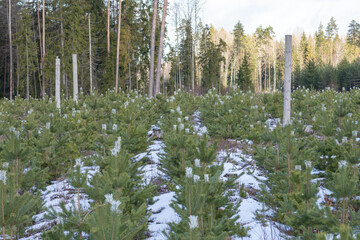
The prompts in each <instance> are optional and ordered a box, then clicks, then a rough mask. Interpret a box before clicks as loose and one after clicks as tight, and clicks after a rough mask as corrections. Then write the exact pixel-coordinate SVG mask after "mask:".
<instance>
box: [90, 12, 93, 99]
mask: <svg viewBox="0 0 360 240" xmlns="http://www.w3.org/2000/svg"><path fill="white" fill-rule="evenodd" d="M89 58H90V94H92V92H93V69H92V54H91V18H90V13H89Z"/></svg>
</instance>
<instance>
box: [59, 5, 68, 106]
mask: <svg viewBox="0 0 360 240" xmlns="http://www.w3.org/2000/svg"><path fill="white" fill-rule="evenodd" d="M62 4H63V1H62V0H61V1H60V35H61V38H60V45H61V59H62V61H61V66H62V69H63V70H62V82H63V84H64V85H65V95H66V99H68V98H69V86H68V82H67V79H66V71H65V37H64V18H63V15H62Z"/></svg>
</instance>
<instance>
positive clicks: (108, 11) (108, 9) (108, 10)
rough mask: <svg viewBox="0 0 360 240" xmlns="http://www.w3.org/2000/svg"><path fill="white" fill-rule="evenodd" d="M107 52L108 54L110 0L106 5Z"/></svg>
mask: <svg viewBox="0 0 360 240" xmlns="http://www.w3.org/2000/svg"><path fill="white" fill-rule="evenodd" d="M106 27H107V53H108V55H109V54H110V0H108V5H107V26H106Z"/></svg>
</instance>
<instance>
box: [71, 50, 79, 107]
mask: <svg viewBox="0 0 360 240" xmlns="http://www.w3.org/2000/svg"><path fill="white" fill-rule="evenodd" d="M72 62H73V99H74V101H75V102H78V95H79V86H78V70H77V55H76V54H73V55H72Z"/></svg>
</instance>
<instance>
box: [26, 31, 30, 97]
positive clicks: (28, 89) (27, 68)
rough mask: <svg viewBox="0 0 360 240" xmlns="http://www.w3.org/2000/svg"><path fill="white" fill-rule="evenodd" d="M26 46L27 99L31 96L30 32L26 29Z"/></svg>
mask: <svg viewBox="0 0 360 240" xmlns="http://www.w3.org/2000/svg"><path fill="white" fill-rule="evenodd" d="M25 31H26V32H25V34H26V36H25V48H26V99H27V100H29V98H30V76H29V49H28V33H27V29H26V30H25Z"/></svg>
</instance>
